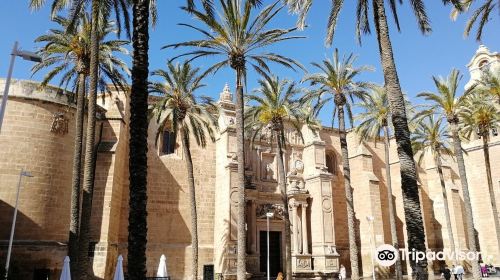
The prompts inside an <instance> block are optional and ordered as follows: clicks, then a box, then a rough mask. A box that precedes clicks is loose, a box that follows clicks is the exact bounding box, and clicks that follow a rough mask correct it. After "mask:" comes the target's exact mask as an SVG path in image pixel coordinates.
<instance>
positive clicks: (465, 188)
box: [450, 121, 481, 280]
mask: <svg viewBox="0 0 500 280" xmlns="http://www.w3.org/2000/svg"><path fill="white" fill-rule="evenodd" d="M450 127H451V134H452V137H453V147H454V151H455V156H456V158H457V165H458V174H459V175H460V182H461V183H462V193H463V196H464V204H465V220H466V221H467V225H466V228H467V240H468V243H469V244H468V245H469V251H471V252H474V253H477V245H476V235H475V234H474V220H473V217H472V204H471V202H470V195H469V184H468V183H467V172H466V169H465V162H464V155H463V152H462V144H461V141H460V137H459V136H458V123H457V122H453V121H452V122H450ZM471 265H472V268H471V269H472V276H473V279H474V280H480V279H481V274H480V273H479V272H480V267H479V263H478V262H477V261H472V262H471Z"/></svg>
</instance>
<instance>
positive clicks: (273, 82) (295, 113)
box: [245, 75, 317, 279]
mask: <svg viewBox="0 0 500 280" xmlns="http://www.w3.org/2000/svg"><path fill="white" fill-rule="evenodd" d="M259 85H260V87H259V88H257V89H256V90H255V91H254V93H255V94H251V95H248V96H247V100H248V102H251V103H255V104H253V105H252V107H250V108H249V109H248V110H247V111H246V113H245V127H246V128H247V129H246V130H247V131H250V134H251V139H252V142H253V139H255V138H256V137H257V136H259V135H260V134H262V133H263V132H265V131H268V130H270V131H271V132H272V134H274V135H272V138H275V139H276V142H277V145H278V155H277V157H276V160H277V164H278V182H279V187H280V191H281V198H282V201H283V205H284V206H285V207H283V218H284V220H285V245H286V250H285V260H286V270H285V271H286V275H287V277H289V279H291V275H292V247H291V245H292V243H291V234H290V217H289V212H288V196H287V194H288V192H287V187H286V174H285V164H284V162H283V159H284V149H285V147H286V138H285V124H290V125H292V127H293V128H294V130H295V131H296V132H298V133H299V135H300V136H301V137H302V133H301V130H300V125H301V124H302V123H303V122H304V121H305V122H306V124H308V125H309V126H311V127H315V126H317V124H316V123H315V122H314V121H313V120H312V119H311V118H309V117H308V116H307V115H306V113H305V112H306V111H305V107H304V105H303V103H302V102H301V101H300V99H298V98H296V97H297V94H299V93H300V92H301V91H300V89H299V88H297V87H296V84H295V83H293V82H290V81H288V80H280V79H279V78H278V77H275V76H268V75H264V79H262V80H259ZM294 234H295V233H294Z"/></svg>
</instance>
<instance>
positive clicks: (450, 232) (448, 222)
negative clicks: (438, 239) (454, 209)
mask: <svg viewBox="0 0 500 280" xmlns="http://www.w3.org/2000/svg"><path fill="white" fill-rule="evenodd" d="M434 162H435V164H436V167H437V171H438V174H439V182H440V183H441V191H442V192H443V204H444V215H445V217H446V227H447V228H448V239H449V240H450V249H451V252H452V253H453V254H455V259H454V260H453V263H454V264H457V258H456V257H457V255H456V253H457V252H456V249H455V238H453V230H452V227H451V217H450V209H449V207H448V195H447V194H446V185H445V183H444V175H443V165H442V163H441V158H440V157H439V155H438V154H437V152H435V154H434Z"/></svg>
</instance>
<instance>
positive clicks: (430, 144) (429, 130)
mask: <svg viewBox="0 0 500 280" xmlns="http://www.w3.org/2000/svg"><path fill="white" fill-rule="evenodd" d="M442 120H443V119H442V118H439V119H438V120H435V119H434V116H433V115H427V116H425V117H424V118H423V119H421V120H420V121H419V122H418V123H419V126H418V127H417V129H416V130H415V131H414V132H413V135H412V139H411V140H412V144H413V151H414V152H415V153H420V154H419V157H418V163H419V164H421V162H422V159H423V158H424V156H425V155H426V154H428V153H430V154H431V155H432V157H433V159H434V164H435V165H436V169H437V172H438V175H439V181H440V183H441V191H442V194H443V204H444V215H445V219H446V227H447V231H448V240H449V241H450V249H451V252H454V253H456V251H455V239H454V237H453V230H452V226H451V217H450V209H449V206H448V196H447V193H446V184H445V182H444V175H443V164H442V162H441V159H442V158H443V156H452V155H453V151H452V150H451V143H450V141H449V138H450V135H449V134H447V132H446V127H445V126H443V125H442ZM453 261H454V262H455V263H456V261H457V260H456V259H455V260H453Z"/></svg>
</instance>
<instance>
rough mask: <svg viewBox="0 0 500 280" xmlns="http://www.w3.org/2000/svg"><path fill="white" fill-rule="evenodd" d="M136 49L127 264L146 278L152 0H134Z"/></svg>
mask: <svg viewBox="0 0 500 280" xmlns="http://www.w3.org/2000/svg"><path fill="white" fill-rule="evenodd" d="M132 13H133V35H132V46H133V50H134V57H133V66H132V93H131V94H130V154H129V172H130V179H129V180H130V187H129V188H130V189H129V216H128V223H129V224H128V255H127V268H128V275H129V279H130V280H144V279H145V278H146V244H147V233H148V227H147V216H148V211H147V174H148V157H147V153H148V74H149V70H148V67H149V63H148V50H149V0H134V2H133V7H132Z"/></svg>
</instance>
